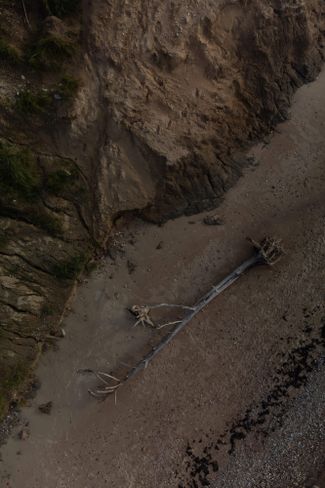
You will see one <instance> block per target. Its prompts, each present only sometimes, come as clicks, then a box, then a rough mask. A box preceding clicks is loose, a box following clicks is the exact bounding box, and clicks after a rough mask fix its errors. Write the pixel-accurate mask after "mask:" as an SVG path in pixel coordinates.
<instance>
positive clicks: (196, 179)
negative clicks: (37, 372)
mask: <svg viewBox="0 0 325 488" xmlns="http://www.w3.org/2000/svg"><path fill="white" fill-rule="evenodd" d="M35 15H36V14H35ZM324 19H325V5H324V2H323V1H322V0H309V1H308V2H307V1H303V0H288V1H280V0H268V1H267V0H238V1H236V0H233V1H222V2H221V1H220V2H218V1H215V0H213V1H208V0H187V1H184V0H174V1H165V2H158V1H156V0H150V1H148V0H132V1H131V0H111V1H108V0H98V1H96V2H90V1H89V2H88V3H87V2H85V4H84V5H83V21H82V23H83V27H82V42H81V52H80V51H79V54H78V57H77V58H76V60H75V61H74V63H73V61H71V62H72V64H73V65H74V68H73V69H74V74H76V73H77V76H78V79H79V80H80V83H79V85H80V86H79V89H78V91H77V93H76V97H75V99H74V101H73V103H71V102H70V103H69V106H68V108H67V107H65V108H64V107H63V106H60V107H59V109H58V110H57V108H56V109H55V110H56V112H55V117H54V116H52V115H53V113H52V112H51V113H52V115H51V117H50V118H51V119H53V118H54V123H53V120H51V123H49V120H46V121H44V117H43V118H42V119H41V120H40V119H37V120H36V119H35V117H34V116H33V117H32V118H31V119H28V122H27V123H26V121H25V122H24V123H22V121H21V120H20V119H18V121H17V117H16V115H15V113H13V112H12V111H11V110H9V111H8V109H7V108H6V106H4V107H3V108H2V110H1V120H2V122H3V124H2V130H1V141H2V142H1V144H2V146H1V147H0V149H1V151H2V153H1V151H0V153H1V154H2V156H1V154H0V156H1V157H2V160H1V161H2V164H3V161H5V157H4V156H3V154H4V155H5V156H6V154H8V153H9V154H18V156H17V157H18V159H19V160H20V161H27V163H26V164H27V166H28V167H29V168H30V171H31V173H29V176H28V177H27V183H26V181H25V180H26V175H25V176H24V175H23V176H24V178H25V179H24V178H23V180H24V181H25V183H23V184H22V183H21V182H20V183H19V181H20V180H19V181H18V187H15V188H13V187H10V185H12V184H13V181H14V183H15V185H16V186H17V181H16V180H15V178H14V180H12V179H10V178H9V179H6V186H5V187H4V186H2V187H1V189H2V190H3V189H4V188H5V190H6V191H2V193H1V196H0V225H1V234H0V273H1V277H0V280H1V282H0V286H1V288H0V289H1V299H0V321H1V329H0V332H1V334H0V373H1V377H2V378H4V379H3V380H1V381H2V384H1V389H2V392H3V393H2V395H3V396H5V400H2V402H3V404H6V401H7V399H8V398H9V396H8V395H7V392H8V391H9V390H10V389H14V388H16V386H17V384H19V382H20V378H23V377H24V375H25V371H26V369H28V365H30V364H32V363H33V361H34V360H35V358H36V357H37V355H38V353H39V351H40V350H41V349H42V345H43V342H44V338H45V337H46V336H48V335H49V334H53V333H54V332H53V328H54V329H55V324H57V323H58V316H59V314H60V311H61V310H62V307H63V304H64V302H65V300H66V298H67V296H68V295H69V292H70V290H71V286H72V283H73V280H74V279H75V277H76V276H77V274H78V272H79V271H80V270H81V269H82V266H83V264H84V262H85V261H86V260H87V259H88V257H89V256H90V255H91V254H92V253H93V252H94V249H95V247H96V246H102V245H104V243H105V241H106V240H107V237H108V236H109V232H110V230H111V229H112V226H113V223H114V220H115V219H116V218H117V217H118V216H120V215H121V214H123V213H124V212H132V211H136V212H138V213H140V215H142V216H143V217H145V218H148V219H151V220H154V221H160V220H163V219H166V218H169V217H173V216H176V215H179V214H181V213H191V212H196V211H198V210H200V209H203V208H209V207H213V206H214V205H216V204H217V203H218V202H219V201H220V198H222V196H223V195H224V193H225V191H226V190H227V189H228V188H229V187H230V186H231V185H232V184H233V183H234V182H235V181H236V179H237V178H238V177H239V175H240V172H241V169H242V167H243V166H244V165H245V164H246V163H247V161H246V159H245V156H244V152H245V148H247V147H248V146H249V145H250V144H252V142H254V141H255V140H258V139H259V138H261V137H262V136H264V135H265V134H267V133H269V132H270V131H271V130H272V128H273V127H274V125H275V124H276V123H277V122H279V121H281V120H283V119H285V118H286V116H287V109H288V107H289V105H290V99H291V96H292V94H293V93H294V91H295V90H296V88H297V87H298V86H299V85H301V84H302V83H303V82H306V81H309V80H312V79H313V78H314V77H315V76H316V75H317V73H318V70H319V68H320V66H321V63H322V59H323V58H322V48H323V42H324V26H325V20H324ZM31 20H33V18H32V19H31ZM21 22H22V23H23V19H22V20H21ZM44 22H45V23H46V22H47V23H49V24H50V25H51V26H52V27H51V28H52V29H53V28H54V27H55V29H56V30H60V32H61V31H62V32H63V34H62V35H63V36H66V33H65V30H64V28H63V26H62V25H61V24H60V22H58V21H57V20H56V19H55V18H54V19H53V16H52V17H51V19H50V20H48V19H47V20H45V21H43V23H44ZM65 22H66V23H67V25H68V27H69V29H70V30H69V29H68V31H67V32H68V34H67V36H66V37H64V40H65V42H68V41H66V39H70V37H71V31H72V32H74V35H75V30H76V29H75V25H74V24H73V21H71V20H69V17H68V20H65ZM70 24H71V25H70ZM53 26H54V27H53ZM25 27H26V26H25ZM20 28H21V29H22V31H23V35H21V36H19V35H18V34H17V31H15V34H16V36H18V37H17V38H19V39H21V38H22V37H24V35H25V34H24V32H25V31H26V28H25V30H24V28H23V27H20ZM66 30H67V29H66ZM26 32H27V31H26ZM26 35H27V34H26ZM60 35H61V34H60ZM69 36H70V37H69ZM17 42H18V41H17ZM69 42H70V41H69ZM22 75H23V77H24V78H22ZM1 76H2V79H3V87H2V91H1V93H0V95H1V96H2V98H3V93H5V97H12V98H14V97H16V96H17V93H16V91H17V87H18V89H19V90H22V89H24V88H25V85H26V83H27V84H28V83H29V85H28V86H29V87H30V86H31V84H34V85H35V83H43V84H45V86H47V87H48V86H49V84H51V83H52V84H53V83H54V81H55V80H53V74H52V75H51V76H50V77H49V75H44V76H42V78H41V81H40V78H36V77H35V73H34V72H30V71H28V70H27V71H25V70H24V68H23V67H22V66H20V67H19V68H15V69H12V70H11V71H10V69H8V66H7V67H6V68H5V70H4V71H3V73H2V75H1ZM26 78H27V80H26ZM22 80H23V81H22ZM55 82H57V80H56V81H55ZM61 85H62V83H61V84H59V85H58V86H61ZM13 86H14V88H12V87H13ZM46 90H48V88H46ZM51 90H52V91H51V92H50V93H51V96H52V95H53V100H54V102H53V100H52V98H51V110H52V109H53V107H52V105H53V103H55V104H57V103H61V101H60V100H61V99H62V97H63V96H65V95H64V92H63V90H62V87H61V88H60V90H61V91H60V90H59V91H58V89H57V88H53V89H51ZM62 93H63V95H62ZM60 97H61V98H60ZM43 98H44V97H43ZM58 100H59V102H58ZM17 151H18V153H17ZM26 151H27V153H26ZM10 157H11V156H10ZM24 164H25V163H24ZM30 175H32V178H31V177H30ZM24 184H26V185H27V186H25V187H24ZM19 185H20V186H19ZM21 185H22V186H21ZM26 192H27V193H26ZM28 192H31V193H28ZM0 393H1V392H0ZM0 409H1V402H0Z"/></svg>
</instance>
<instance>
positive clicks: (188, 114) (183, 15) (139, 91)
mask: <svg viewBox="0 0 325 488" xmlns="http://www.w3.org/2000/svg"><path fill="white" fill-rule="evenodd" d="M89 9H90V12H89V16H90V22H89V32H88V36H87V39H88V44H87V58H88V63H89V64H88V68H89V72H88V77H89V78H91V80H92V82H87V83H85V87H84V93H83V101H84V103H83V104H80V105H79V110H80V113H79V116H78V118H77V121H76V123H75V124H74V131H76V132H78V131H80V132H81V133H83V134H84V136H85V137H86V134H87V133H88V131H89V125H90V124H94V125H95V127H96V128H97V129H96V134H97V141H96V147H97V148H98V152H96V154H95V160H96V163H98V164H94V167H95V174H94V178H95V182H96V187H97V196H98V202H97V203H98V208H97V210H98V212H97V214H96V219H97V225H96V227H97V228H98V224H99V225H100V224H101V223H103V221H104V222H105V220H106V219H107V215H109V216H111V215H112V214H114V213H115V214H116V213H117V212H121V211H124V210H131V209H145V210H144V212H143V214H144V215H146V216H147V217H149V218H153V219H160V218H161V217H165V216H171V215H173V216H174V215H176V214H180V213H182V212H193V211H196V210H198V209H199V208H202V207H208V206H211V205H213V204H215V203H217V202H218V201H219V200H220V197H221V196H222V195H223V193H224V192H225V191H226V190H227V189H228V188H229V187H230V185H231V184H232V183H233V182H234V181H235V180H236V178H237V177H238V174H239V172H240V168H241V166H242V163H243V158H242V157H241V156H240V155H239V154H238V152H239V151H241V150H242V149H243V147H245V146H247V144H249V143H250V142H252V141H254V140H255V139H257V138H259V137H260V136H261V134H265V133H267V132H269V131H270V129H271V128H272V127H273V126H274V124H275V123H277V122H278V121H281V120H283V119H285V117H286V113H287V108H288V106H289V104H290V99H291V95H292V94H293V92H294V91H295V89H296V88H297V87H298V86H299V85H300V84H301V83H303V82H304V81H308V80H311V79H312V78H314V77H315V75H316V73H317V72H318V69H319V66H320V64H321V59H322V55H321V48H322V46H323V36H322V33H323V31H324V11H325V9H324V3H323V2H321V1H319V0H313V1H308V2H305V1H301V0H290V1H286V2H283V1H278V0H272V1H266V0H258V1H257V0H255V1H254V0H245V1H244V0H238V1H231V2H230V1H219V2H216V1H208V0H189V1H186V2H184V1H182V0H176V1H166V2H156V1H149V2H148V1H141V0H136V1H132V2H130V1H123V0H122V1H121V0H116V1H114V0H113V1H111V2H107V1H104V0H103V1H101V2H95V3H93V5H92V6H89ZM95 84H96V90H94V85H95ZM95 111H96V113H95ZM92 120H94V122H92ZM85 122H86V123H87V124H86V127H85V126H84V123H85ZM93 142H94V141H93V140H92V143H93ZM104 227H105V225H104Z"/></svg>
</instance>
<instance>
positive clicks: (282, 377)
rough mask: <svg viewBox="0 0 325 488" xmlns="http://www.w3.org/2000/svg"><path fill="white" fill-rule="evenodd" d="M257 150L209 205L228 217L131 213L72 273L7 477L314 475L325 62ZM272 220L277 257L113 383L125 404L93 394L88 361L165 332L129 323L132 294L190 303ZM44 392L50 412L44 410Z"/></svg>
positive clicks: (297, 480)
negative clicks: (154, 220)
mask: <svg viewBox="0 0 325 488" xmlns="http://www.w3.org/2000/svg"><path fill="white" fill-rule="evenodd" d="M251 156H252V157H254V158H255V164H254V165H252V166H251V167H250V168H248V169H247V170H246V172H245V174H244V176H243V177H242V178H241V179H240V181H239V182H238V184H237V185H236V186H235V187H234V188H233V189H232V190H230V191H229V192H228V194H227V196H226V198H225V201H224V203H223V204H222V205H221V206H220V207H219V208H218V209H217V210H216V212H215V213H217V214H218V216H220V218H221V219H222V221H223V225H220V226H208V225H205V224H204V223H203V218H204V216H205V215H207V214H201V215H196V216H194V217H182V218H179V219H177V220H174V221H171V222H168V223H167V224H165V225H163V226H161V227H157V226H153V225H150V224H147V223H143V222H135V223H132V224H130V225H129V226H128V227H127V228H126V229H123V231H121V232H120V234H118V235H117V236H116V245H115V250H114V252H113V253H112V256H113V258H114V259H112V257H108V258H106V259H105V260H103V261H102V263H101V265H100V268H99V269H98V270H96V271H94V272H93V273H92V275H91V276H90V277H89V278H87V280H86V281H85V282H84V283H82V284H81V285H80V286H79V288H78V290H77V293H76V296H75V299H74V300H73V303H72V310H71V313H70V314H69V315H68V316H67V317H66V318H65V321H64V327H65V330H66V337H65V338H64V339H62V341H60V343H59V346H58V347H59V350H57V351H48V352H47V353H46V354H45V355H44V356H43V357H42V359H41V362H40V365H39V367H38V370H37V374H38V376H39V378H40V380H41V388H40V390H39V392H38V394H37V396H36V398H35V399H33V400H32V401H30V404H29V406H27V407H25V408H24V409H23V412H22V414H23V418H24V419H25V422H28V427H27V428H28V430H29V431H30V435H29V437H28V438H27V439H26V440H19V439H17V433H18V431H19V430H21V428H22V427H21V426H19V427H17V429H16V431H15V432H14V433H13V436H12V437H11V438H10V439H9V441H8V442H7V444H6V445H5V446H4V447H3V448H2V449H1V454H2V462H1V463H0V473H1V479H2V483H3V486H6V487H10V488H25V487H26V486H29V487H32V488H54V487H55V488H93V487H94V488H95V487H96V488H101V487H106V486H109V487H110V488H115V487H116V488H117V487H123V488H124V487H127V488H138V487H145V488H153V487H159V488H165V487H178V488H181V487H184V488H185V487H186V488H187V487H191V488H192V487H193V488H196V487H201V486H209V485H208V484H207V483H211V485H210V486H214V487H216V488H217V487H218V488H219V486H220V487H221V486H223V487H225V486H226V487H227V488H228V487H229V488H230V487H234V488H235V487H236V488H239V487H245V488H246V487H247V488H248V487H250V488H255V487H256V488H257V487H258V488H261V487H262V486H263V487H265V488H267V487H270V488H271V487H272V488H275V487H276V488H289V487H291V486H292V487H293V486H299V487H301V488H303V487H305V486H309V485H310V486H311V483H317V482H318V483H320V481H319V479H320V476H321V471H322V463H323V460H324V454H325V431H324V427H323V422H322V418H323V417H324V414H325V407H324V381H323V379H322V378H323V377H324V375H323V374H322V373H324V366H323V360H322V358H323V350H324V335H325V328H324V319H323V317H324V282H325V280H324V278H325V273H324V269H325V267H324V264H325V259H324V256H325V246H324V244H325V225H324V223H325V169H324V167H325V166H324V163H325V72H324V71H323V72H322V74H321V75H320V76H319V78H318V80H317V81H315V82H314V83H312V84H310V85H307V86H305V87H303V88H301V89H300V90H299V91H298V92H297V94H296V97H295V100H294V104H293V106H292V109H291V118H290V120H289V121H287V122H286V123H284V124H281V125H280V126H278V128H277V131H276V132H275V134H274V136H273V138H272V140H271V142H270V143H269V144H261V145H259V146H257V147H255V148H254V149H253V150H252V152H251ZM212 213H214V212H212ZM210 214H211V212H210ZM265 234H271V235H276V236H278V237H281V238H282V239H283V242H284V246H285V249H286V253H287V254H286V256H285V258H284V259H283V260H282V261H281V262H280V263H278V264H277V265H276V266H275V267H274V268H272V269H266V268H264V267H259V268H256V269H253V270H251V271H249V272H248V273H247V274H246V275H245V276H243V277H242V278H240V280H239V281H238V282H237V283H236V284H235V285H234V286H232V287H231V288H230V289H228V290H227V291H226V292H225V293H224V294H222V295H221V296H220V297H218V298H217V299H216V300H215V301H214V302H213V303H211V304H210V305H209V306H208V307H207V308H206V309H205V310H204V311H203V312H202V313H200V314H199V316H198V317H196V318H195V319H194V320H193V321H192V322H191V323H190V325H189V326H188V327H187V329H186V330H184V331H183V332H182V333H181V334H180V335H179V336H178V337H177V338H176V339H175V341H174V342H173V343H172V344H170V345H169V346H168V348H167V349H166V350H165V351H163V352H162V353H161V354H160V356H159V357H158V358H157V359H156V360H155V361H154V362H153V363H152V364H150V365H149V367H148V368H147V369H146V370H145V371H144V372H143V373H141V374H140V375H139V376H138V377H137V378H135V379H134V380H133V381H131V382H129V383H128V384H126V385H125V386H124V387H123V388H122V389H121V390H120V391H119V393H118V396H117V402H116V404H115V401H114V398H112V397H110V398H108V399H107V400H106V401H105V402H101V403H98V402H97V401H96V400H94V399H93V398H91V397H90V396H89V395H88V393H87V389H88V388H89V387H94V386H96V384H97V383H96V381H95V380H94V379H92V378H90V377H88V376H85V375H80V374H77V371H78V370H79V369H80V368H99V369H102V370H105V371H110V370H113V371H116V370H118V369H119V368H120V367H121V364H122V363H123V364H130V365H133V364H134V362H135V361H136V360H138V359H140V357H141V355H142V354H144V352H145V351H146V350H147V349H148V348H149V347H150V346H151V345H152V344H154V342H155V341H157V340H158V335H157V332H153V331H151V330H149V329H145V328H142V327H141V326H138V327H136V328H132V324H133V320H132V317H131V316H130V314H129V313H128V312H127V310H126V307H128V306H130V305H132V304H134V303H140V304H143V303H149V304H154V303H160V302H162V301H166V302H174V303H183V304H189V305H191V304H193V303H194V302H195V301H196V300H197V299H198V298H199V297H200V296H201V295H202V294H204V293H205V292H206V291H207V290H208V289H209V287H210V286H211V285H212V284H214V283H216V282H218V281H219V280H220V279H221V278H223V277H224V275H225V274H227V273H228V272H230V271H232V270H233V269H234V268H235V267H236V266H237V265H238V264H240V262H241V261H242V260H244V259H246V258H247V257H249V256H250V253H251V249H250V245H249V243H248V242H247V241H246V240H245V238H246V236H248V235H249V236H252V237H254V238H255V239H260V238H262V237H263V236H264V235H265ZM118 249H121V251H119V250H118ZM133 265H134V266H135V268H134V270H133V271H132V268H133ZM131 271H132V272H131ZM322 327H323V328H322ZM47 401H53V409H52V412H51V414H50V415H44V414H42V413H40V412H39V411H38V405H39V404H41V403H44V402H47ZM304 453H305V455H304ZM1 486H2V485H1ZM319 486H321V485H319Z"/></svg>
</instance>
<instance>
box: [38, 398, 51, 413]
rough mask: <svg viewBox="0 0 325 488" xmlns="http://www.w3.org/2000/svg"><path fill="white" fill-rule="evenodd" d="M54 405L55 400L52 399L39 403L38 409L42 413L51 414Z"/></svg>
mask: <svg viewBox="0 0 325 488" xmlns="http://www.w3.org/2000/svg"><path fill="white" fill-rule="evenodd" d="M52 407H53V402H51V401H50V402H46V403H42V404H41V405H39V407H38V410H39V411H40V412H42V413H45V414H46V415H50V413H51V410H52Z"/></svg>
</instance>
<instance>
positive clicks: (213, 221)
mask: <svg viewBox="0 0 325 488" xmlns="http://www.w3.org/2000/svg"><path fill="white" fill-rule="evenodd" d="M203 223H204V224H206V225H222V224H223V221H222V220H221V218H220V217H218V215H208V216H207V217H204V219H203Z"/></svg>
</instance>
